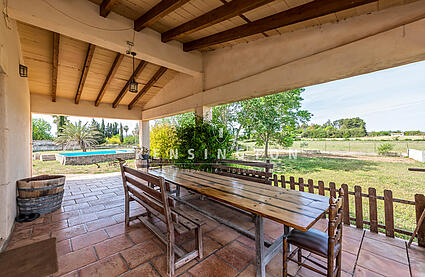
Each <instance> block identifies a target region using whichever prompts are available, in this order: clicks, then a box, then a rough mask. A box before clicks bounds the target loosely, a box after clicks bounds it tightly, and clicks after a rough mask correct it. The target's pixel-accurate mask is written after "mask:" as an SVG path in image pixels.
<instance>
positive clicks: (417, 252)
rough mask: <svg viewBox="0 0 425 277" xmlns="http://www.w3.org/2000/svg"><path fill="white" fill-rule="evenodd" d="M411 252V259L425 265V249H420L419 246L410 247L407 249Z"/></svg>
mask: <svg viewBox="0 0 425 277" xmlns="http://www.w3.org/2000/svg"><path fill="white" fill-rule="evenodd" d="M407 250H408V251H409V258H410V259H414V260H417V261H420V262H424V263H425V248H424V247H420V246H418V245H417V244H412V245H410V247H409V248H407Z"/></svg>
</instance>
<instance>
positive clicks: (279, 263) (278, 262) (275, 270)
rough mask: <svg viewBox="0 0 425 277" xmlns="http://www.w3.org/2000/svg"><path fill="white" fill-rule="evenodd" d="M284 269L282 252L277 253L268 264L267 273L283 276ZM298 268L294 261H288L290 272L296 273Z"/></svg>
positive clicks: (277, 276)
mask: <svg viewBox="0 0 425 277" xmlns="http://www.w3.org/2000/svg"><path fill="white" fill-rule="evenodd" d="M282 270H283V257H282V253H278V254H276V256H274V257H273V259H271V261H270V262H269V263H268V264H267V265H266V273H270V274H271V275H272V276H274V277H281V276H282ZM297 270H298V265H297V264H295V263H293V262H288V273H289V274H291V275H295V273H296V272H297Z"/></svg>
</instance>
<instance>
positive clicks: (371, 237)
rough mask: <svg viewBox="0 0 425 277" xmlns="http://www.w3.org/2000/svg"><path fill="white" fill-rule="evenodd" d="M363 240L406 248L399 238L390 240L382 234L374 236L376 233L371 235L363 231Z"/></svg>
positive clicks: (404, 242)
mask: <svg viewBox="0 0 425 277" xmlns="http://www.w3.org/2000/svg"><path fill="white" fill-rule="evenodd" d="M364 236H365V238H367V239H368V240H369V241H370V240H373V241H378V242H384V243H386V244H390V245H393V246H398V247H401V248H405V247H406V241H405V240H402V239H399V238H390V237H387V236H385V235H384V234H376V233H371V232H369V231H365V235H364Z"/></svg>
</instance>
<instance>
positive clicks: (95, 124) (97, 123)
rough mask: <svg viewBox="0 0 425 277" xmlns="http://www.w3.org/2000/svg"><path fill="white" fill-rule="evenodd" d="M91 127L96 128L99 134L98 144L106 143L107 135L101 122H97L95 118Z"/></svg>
mask: <svg viewBox="0 0 425 277" xmlns="http://www.w3.org/2000/svg"><path fill="white" fill-rule="evenodd" d="M90 128H92V129H94V130H96V131H97V132H98V135H97V136H96V140H97V144H104V143H105V142H106V139H105V135H104V134H103V132H102V127H101V124H99V122H97V121H96V120H95V119H94V118H93V119H92V121H91V123H90Z"/></svg>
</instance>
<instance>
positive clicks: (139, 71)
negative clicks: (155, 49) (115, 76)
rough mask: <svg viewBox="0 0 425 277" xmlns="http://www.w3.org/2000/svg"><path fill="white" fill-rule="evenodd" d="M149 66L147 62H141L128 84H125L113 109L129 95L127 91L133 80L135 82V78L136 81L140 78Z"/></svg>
mask: <svg viewBox="0 0 425 277" xmlns="http://www.w3.org/2000/svg"><path fill="white" fill-rule="evenodd" d="M147 64H148V62H146V61H143V60H142V61H140V63H139V65H138V66H137V67H136V69H135V70H134V72H133V74H132V75H131V77H130V78H129V79H128V81H127V83H125V85H124V87H123V88H122V90H121V91H120V93H119V94H118V96H117V98H115V100H114V103H113V104H112V107H113V108H116V107H118V105H119V104H120V102H121V100H122V99H123V98H124V96H125V94H126V93H127V89H128V86H129V85H130V82H131V80H133V78H134V79H136V78H137V77H138V76H139V74H140V73H141V72H142V71H143V69H144V68H145V67H146V65H147Z"/></svg>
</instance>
